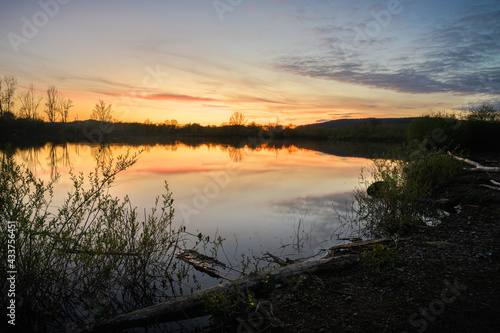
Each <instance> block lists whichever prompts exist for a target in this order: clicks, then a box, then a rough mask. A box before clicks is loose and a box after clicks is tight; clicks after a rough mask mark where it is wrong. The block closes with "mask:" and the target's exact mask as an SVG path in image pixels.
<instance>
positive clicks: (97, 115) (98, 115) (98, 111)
mask: <svg viewBox="0 0 500 333" xmlns="http://www.w3.org/2000/svg"><path fill="white" fill-rule="evenodd" d="M112 114H113V111H112V110H111V104H110V105H108V106H106V103H104V101H103V100H102V99H100V100H99V103H97V104H96V105H95V107H94V110H92V113H91V114H90V118H91V119H94V120H98V121H101V122H111V120H112V119H113V118H112Z"/></svg>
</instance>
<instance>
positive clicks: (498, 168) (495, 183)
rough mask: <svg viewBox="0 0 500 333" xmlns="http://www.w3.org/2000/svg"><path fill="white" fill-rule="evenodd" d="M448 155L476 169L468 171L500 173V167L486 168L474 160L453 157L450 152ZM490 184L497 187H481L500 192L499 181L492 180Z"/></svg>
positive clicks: (484, 185) (483, 185) (482, 185)
mask: <svg viewBox="0 0 500 333" xmlns="http://www.w3.org/2000/svg"><path fill="white" fill-rule="evenodd" d="M448 154H450V155H451V156H453V158H455V159H456V160H459V161H462V162H465V163H467V164H469V165H472V166H474V167H475V168H470V169H468V170H470V171H484V172H500V167H485V166H483V165H481V164H479V163H477V162H475V161H472V160H468V159H466V158H462V157H458V156H455V155H453V154H452V153H450V152H448ZM490 182H491V183H492V184H493V185H495V186H491V185H486V184H481V185H479V186H481V187H484V188H488V189H490V190H494V191H500V183H499V182H497V181H494V180H493V179H491V180H490Z"/></svg>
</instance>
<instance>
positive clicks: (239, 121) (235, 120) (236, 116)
mask: <svg viewBox="0 0 500 333" xmlns="http://www.w3.org/2000/svg"><path fill="white" fill-rule="evenodd" d="M246 122H247V120H246V119H245V116H244V115H243V113H240V112H234V113H233V114H232V115H231V117H230V118H229V125H245V123H246Z"/></svg>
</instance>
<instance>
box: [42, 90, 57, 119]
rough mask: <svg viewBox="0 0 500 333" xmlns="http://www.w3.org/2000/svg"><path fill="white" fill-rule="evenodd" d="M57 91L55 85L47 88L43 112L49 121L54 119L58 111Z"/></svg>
mask: <svg viewBox="0 0 500 333" xmlns="http://www.w3.org/2000/svg"><path fill="white" fill-rule="evenodd" d="M58 102H59V93H58V92H57V89H56V87H55V86H50V87H49V88H48V89H47V102H46V103H45V113H46V114H47V117H48V118H49V121H50V122H51V123H53V122H54V121H56V118H57V114H58V113H59V105H58V104H59V103H58Z"/></svg>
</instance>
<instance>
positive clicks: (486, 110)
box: [466, 104, 500, 121]
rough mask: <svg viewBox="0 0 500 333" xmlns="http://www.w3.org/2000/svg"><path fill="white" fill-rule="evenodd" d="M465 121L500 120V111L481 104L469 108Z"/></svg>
mask: <svg viewBox="0 0 500 333" xmlns="http://www.w3.org/2000/svg"><path fill="white" fill-rule="evenodd" d="M466 119H467V120H477V121H497V120H500V110H495V108H494V107H493V106H492V105H488V104H481V105H479V106H473V107H471V108H469V111H468V112H467V115H466Z"/></svg>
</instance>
